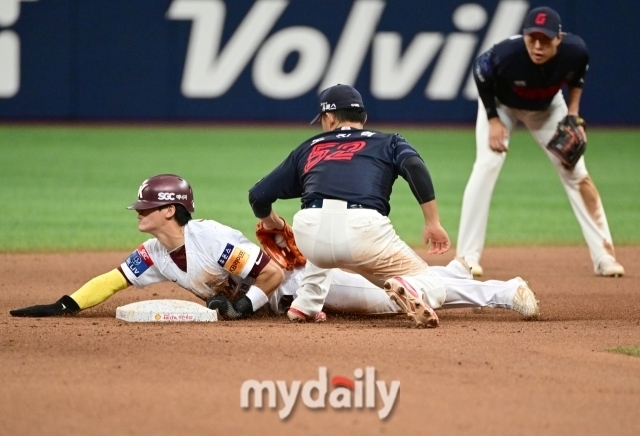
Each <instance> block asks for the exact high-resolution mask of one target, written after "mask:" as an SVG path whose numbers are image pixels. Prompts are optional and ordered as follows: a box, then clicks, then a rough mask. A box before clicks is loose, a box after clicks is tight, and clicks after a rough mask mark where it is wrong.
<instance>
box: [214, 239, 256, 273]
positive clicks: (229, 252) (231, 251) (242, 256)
mask: <svg viewBox="0 0 640 436" xmlns="http://www.w3.org/2000/svg"><path fill="white" fill-rule="evenodd" d="M248 260H249V252H248V251H246V250H243V249H242V248H240V247H234V246H233V245H231V244H227V246H226V247H225V248H224V251H223V252H222V254H221V255H220V258H219V259H218V265H220V266H221V267H222V268H224V269H226V270H227V271H229V272H230V273H231V274H236V275H238V274H239V273H240V271H242V269H243V268H244V266H245V265H246V264H247V261H248Z"/></svg>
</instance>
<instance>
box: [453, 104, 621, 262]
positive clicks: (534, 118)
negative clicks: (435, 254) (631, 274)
mask: <svg viewBox="0 0 640 436" xmlns="http://www.w3.org/2000/svg"><path fill="white" fill-rule="evenodd" d="M497 109H498V115H499V117H500V120H501V121H502V122H503V123H504V125H505V126H506V128H507V130H508V132H509V133H511V131H512V130H513V128H514V127H515V125H516V124H517V122H518V120H520V121H522V122H523V123H524V125H525V126H526V127H527V129H528V130H529V131H530V132H531V134H532V135H533V137H534V139H535V140H536V142H537V143H538V144H539V145H540V147H541V148H542V150H543V151H544V152H545V153H546V155H547V157H548V158H549V160H550V161H551V163H552V164H553V166H554V167H555V169H556V171H557V172H558V175H559V176H560V180H561V181H562V186H564V190H565V192H566V193H567V196H568V197H569V202H570V203H571V207H572V208H573V212H574V214H575V215H576V218H577V219H578V222H579V223H580V227H581V228H582V233H583V235H584V238H585V240H586V242H587V245H588V247H589V252H590V254H591V260H592V261H593V263H594V265H597V264H598V263H599V262H600V261H601V260H602V259H603V258H604V257H607V256H613V257H615V254H614V249H613V242H612V239H611V232H610V231H609V224H608V223H607V217H606V215H605V213H604V208H603V207H602V202H601V201H600V195H599V194H598V191H597V190H596V187H595V185H594V184H593V181H592V180H591V178H590V177H589V173H588V172H587V167H586V166H585V162H584V156H582V157H581V158H580V160H579V161H578V163H577V164H576V166H575V168H574V169H573V170H571V171H569V170H567V169H565V168H564V167H563V166H562V163H561V162H560V160H559V159H558V158H557V157H556V156H555V155H553V154H552V153H551V152H549V151H548V150H547V149H546V144H547V143H548V142H549V141H550V140H551V138H552V137H553V135H554V133H555V131H556V129H557V126H558V123H559V122H560V121H561V120H562V119H563V118H564V117H565V116H566V115H567V105H566V103H565V101H564V98H563V96H562V92H558V94H556V96H555V97H554V99H553V101H552V103H551V105H550V106H549V108H548V109H547V110H545V111H527V110H519V109H512V108H509V107H507V106H504V105H502V104H500V103H498V104H497ZM506 144H507V147H508V145H509V138H507V139H506ZM506 156H507V153H496V152H495V151H493V150H491V148H489V121H488V120H487V113H486V111H485V108H484V104H483V103H482V101H480V100H479V101H478V119H477V121H476V161H475V163H474V164H473V170H472V172H471V176H470V177H469V181H468V182H467V187H466V188H465V191H464V196H463V199H462V211H461V216H460V229H459V232H458V243H457V254H458V256H463V257H464V258H465V259H467V260H468V261H469V262H474V263H475V262H478V261H479V260H480V256H481V255H482V248H483V247H484V243H485V235H486V232H487V221H488V219H489V206H490V203H491V196H492V194H493V188H494V186H495V184H496V181H497V179H498V175H499V174H500V170H501V169H502V165H503V163H504V161H505V159H506Z"/></svg>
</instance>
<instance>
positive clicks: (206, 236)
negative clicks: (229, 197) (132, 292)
mask: <svg viewBox="0 0 640 436" xmlns="http://www.w3.org/2000/svg"><path fill="white" fill-rule="evenodd" d="M184 247H185V252H186V257H187V272H184V271H182V270H181V269H180V268H179V267H178V266H177V265H176V264H175V263H174V261H173V260H172V259H171V256H170V254H169V252H168V251H167V249H166V248H165V247H164V246H163V245H162V244H160V242H158V240H157V239H155V238H153V239H149V240H148V241H146V242H144V243H143V244H142V245H140V246H139V247H138V248H137V249H136V250H135V251H134V252H133V253H131V255H130V256H129V257H128V258H127V259H126V260H125V261H124V262H123V263H122V265H120V268H121V269H122V271H123V272H124V274H125V275H126V277H127V279H128V280H129V281H130V282H131V284H132V285H134V286H136V287H140V288H142V287H145V286H148V285H151V284H153V283H160V282H166V281H172V282H174V283H176V284H178V285H180V286H182V287H183V288H185V289H187V290H189V291H191V292H192V293H193V294H195V295H196V296H197V297H199V298H201V299H203V300H206V299H207V298H209V297H212V296H214V295H216V294H218V293H223V294H224V295H226V296H227V298H229V299H230V300H232V301H235V300H237V299H238V298H239V297H240V296H241V294H245V293H246V292H247V291H248V290H249V287H250V286H251V285H252V284H253V282H254V281H255V279H254V278H252V277H249V273H250V272H251V270H252V269H253V266H254V265H255V264H256V261H259V260H260V259H259V258H260V256H262V255H263V254H262V251H261V250H260V248H259V247H258V246H257V245H256V244H254V243H252V242H251V241H249V240H248V239H247V238H245V237H244V235H243V234H242V233H241V232H239V231H238V230H234V229H232V228H231V227H227V226H225V225H223V224H220V223H218V222H216V221H213V220H191V221H189V222H188V223H187V225H185V226H184Z"/></svg>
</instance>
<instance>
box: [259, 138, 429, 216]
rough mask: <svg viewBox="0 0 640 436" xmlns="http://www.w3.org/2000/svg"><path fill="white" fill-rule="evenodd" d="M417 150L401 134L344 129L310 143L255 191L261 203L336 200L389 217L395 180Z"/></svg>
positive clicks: (300, 147)
mask: <svg viewBox="0 0 640 436" xmlns="http://www.w3.org/2000/svg"><path fill="white" fill-rule="evenodd" d="M411 156H418V157H419V154H418V152H417V151H416V150H415V149H414V148H413V147H412V146H411V144H409V143H408V142H407V141H406V140H405V139H404V138H403V137H402V136H400V135H398V134H390V133H382V132H376V131H370V130H359V129H353V128H349V127H343V128H342V129H341V130H334V131H332V132H325V133H321V134H319V135H316V136H314V137H313V138H310V139H308V140H307V141H305V142H304V143H302V144H301V145H300V146H298V147H297V148H296V149H295V150H293V151H292V152H291V154H289V156H288V157H287V158H286V159H285V161H284V162H282V163H281V164H280V165H279V166H278V167H277V168H276V169H274V170H273V171H272V172H271V173H270V174H269V175H267V176H266V177H265V178H263V179H262V180H260V181H259V182H258V183H257V184H256V185H255V186H254V187H253V188H251V190H250V195H251V196H252V197H253V198H255V199H257V200H259V201H260V202H265V203H273V202H274V201H276V200H277V199H288V198H298V197H300V198H301V202H302V204H303V205H305V204H307V203H308V202H310V201H312V200H318V199H334V200H343V201H347V202H351V203H354V204H359V205H362V207H364V208H367V209H375V210H377V211H378V212H380V213H381V214H382V215H385V216H386V215H389V212H390V210H391V206H390V205H389V198H390V196H391V188H392V185H393V183H394V181H395V180H396V179H397V178H398V174H402V172H401V165H402V162H404V160H405V159H407V158H409V157H411Z"/></svg>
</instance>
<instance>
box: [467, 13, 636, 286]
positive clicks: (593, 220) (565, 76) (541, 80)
mask: <svg viewBox="0 0 640 436" xmlns="http://www.w3.org/2000/svg"><path fill="white" fill-rule="evenodd" d="M588 60H589V54H588V52H587V47H586V45H585V43H584V41H583V40H582V39H581V38H580V37H578V36H576V35H572V34H567V33H561V23H560V16H559V15H558V13H557V12H556V11H554V10H553V9H550V8H548V7H540V8H535V9H532V10H531V11H530V12H529V13H528V14H527V16H526V18H525V21H524V27H523V35H518V36H514V37H511V38H509V39H507V40H504V41H502V42H500V43H498V44H496V45H494V46H493V47H492V48H491V49H490V50H489V51H487V52H486V53H484V54H482V55H480V57H478V59H476V61H475V62H474V65H473V76H474V78H475V82H476V85H477V87H478V92H479V95H480V99H479V103H478V119H477V123H476V153H477V155H476V161H475V164H474V166H473V171H472V172H471V176H470V177H469V181H468V183H467V187H466V189H465V191H464V197H463V201H462V212H461V217H460V231H459V234H458V245H457V255H458V256H464V258H465V259H466V260H467V262H468V263H469V264H470V265H471V268H472V273H473V275H475V276H480V275H482V272H483V271H482V267H481V266H480V263H479V262H480V256H481V254H482V248H483V246H484V242H485V234H486V230H487V221H488V218H489V205H490V203H491V195H492V193H493V188H494V186H495V183H496V180H497V178H498V175H499V174H500V169H501V168H502V165H503V163H504V161H505V158H506V152H507V151H508V149H509V135H510V133H511V131H512V129H513V128H514V126H515V125H516V123H517V122H518V120H519V121H522V122H523V123H524V125H525V126H526V127H527V129H529V131H530V132H531V134H532V135H533V137H534V139H535V140H536V141H537V142H538V144H539V145H540V146H541V147H542V149H543V150H544V151H545V152H546V154H547V157H548V158H549V159H550V160H551V162H552V163H553V165H554V167H555V168H556V171H557V172H558V175H559V176H560V180H561V181H562V185H563V186H564V189H565V191H566V193H567V196H568V197H569V201H570V203H571V207H572V208H573V211H574V213H575V215H576V218H577V219H578V222H579V223H580V227H581V228H582V233H583V234H584V237H585V240H586V242H587V245H588V246H589V251H590V253H591V260H592V261H593V265H594V271H595V273H596V274H597V275H603V276H622V275H623V274H624V268H623V267H622V265H620V264H619V263H618V262H617V261H616V259H615V254H614V249H613V242H612V239H611V233H610V231H609V225H608V223H607V218H606V216H605V213H604V209H603V206H602V202H601V201H600V196H599V194H598V191H597V190H596V187H595V185H594V183H593V181H592V180H591V178H590V177H589V173H588V172H587V168H586V166H585V162H584V157H582V152H583V151H584V144H586V135H585V131H584V128H583V126H582V125H581V124H582V123H583V121H582V119H580V118H579V117H578V111H579V107H580V97H581V95H582V86H583V84H584V76H585V73H586V71H587V63H588ZM565 84H567V85H568V107H567V104H566V103H565V100H564V98H563V96H562V91H561V88H562V87H563V86H564V85H565ZM571 124H572V125H573V127H572V129H573V133H569V134H564V133H563V135H565V136H573V137H574V138H577V140H578V141H579V142H582V144H583V145H582V149H581V151H580V152H575V153H573V154H572V155H571V156H570V157H571V158H573V159H570V160H572V161H570V162H567V161H566V160H564V158H565V156H561V158H562V159H561V158H559V157H558V155H556V154H554V153H553V152H552V151H556V152H558V150H556V149H554V147H551V145H552V142H553V141H552V138H553V140H555V139H556V138H557V135H556V136H554V134H555V133H556V128H558V131H559V132H563V131H564V130H565V129H566V126H568V125H571ZM548 145H549V146H548ZM557 148H558V149H559V153H560V154H562V152H566V150H567V148H565V147H562V146H560V147H557ZM563 149H564V150H563ZM573 165H575V166H573ZM572 166H573V168H572Z"/></svg>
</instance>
